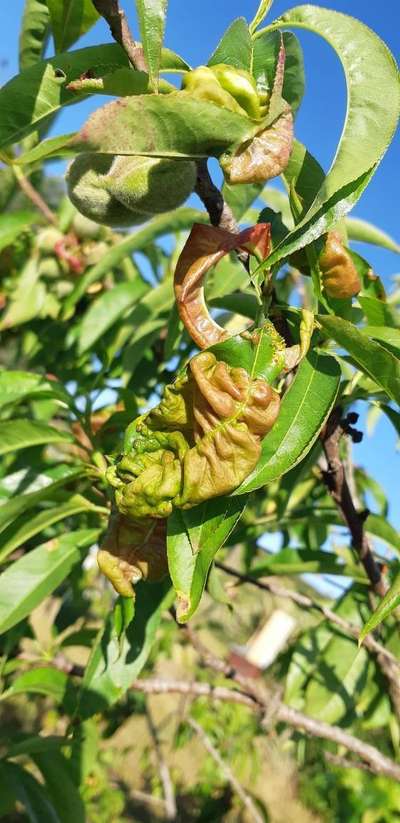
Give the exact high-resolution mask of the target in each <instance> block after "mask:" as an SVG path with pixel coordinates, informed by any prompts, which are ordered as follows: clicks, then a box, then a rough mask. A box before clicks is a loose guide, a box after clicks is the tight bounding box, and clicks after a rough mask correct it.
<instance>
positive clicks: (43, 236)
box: [36, 226, 64, 254]
mask: <svg viewBox="0 0 400 823" xmlns="http://www.w3.org/2000/svg"><path fill="white" fill-rule="evenodd" d="M63 237H64V235H63V233H62V232H61V231H59V229H56V228H54V227H53V226H49V227H48V228H46V229H41V230H40V231H39V232H38V234H37V239H36V248H37V249H38V250H39V251H40V252H41V253H42V254H52V252H54V247H55V245H56V243H58V242H59V241H60V240H62V239H63Z"/></svg>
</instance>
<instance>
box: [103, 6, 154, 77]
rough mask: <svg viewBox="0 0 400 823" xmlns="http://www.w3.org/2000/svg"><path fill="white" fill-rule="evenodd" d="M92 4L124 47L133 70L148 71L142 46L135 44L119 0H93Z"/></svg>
mask: <svg viewBox="0 0 400 823" xmlns="http://www.w3.org/2000/svg"><path fill="white" fill-rule="evenodd" d="M92 3H93V5H94V7H95V9H96V11H98V12H99V14H101V16H102V17H104V20H105V21H106V23H108V25H109V27H110V31H111V34H112V36H113V38H114V40H115V41H116V42H117V43H119V45H120V46H122V48H123V50H124V52H125V53H126V54H127V56H128V58H129V61H130V63H131V64H132V66H133V68H134V69H137V71H147V66H146V61H145V59H144V54H143V49H142V46H138V44H137V43H135V40H134V39H133V37H132V34H131V30H130V28H129V25H128V21H127V19H126V16H125V12H124V11H123V10H122V9H120V7H119V2H118V0H92Z"/></svg>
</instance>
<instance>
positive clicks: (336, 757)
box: [324, 752, 371, 772]
mask: <svg viewBox="0 0 400 823" xmlns="http://www.w3.org/2000/svg"><path fill="white" fill-rule="evenodd" d="M324 759H325V760H326V761H327V763H331V764H332V766H339V768H340V769H361V771H363V772H371V769H370V767H369V766H368V764H367V763H363V762H362V760H357V761H355V760H350V759H349V758H348V757H341V756H340V754H333V752H324Z"/></svg>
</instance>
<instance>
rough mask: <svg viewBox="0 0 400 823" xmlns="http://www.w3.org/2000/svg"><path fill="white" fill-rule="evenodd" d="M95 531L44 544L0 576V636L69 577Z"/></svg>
mask: <svg viewBox="0 0 400 823" xmlns="http://www.w3.org/2000/svg"><path fill="white" fill-rule="evenodd" d="M97 535H98V531H97V530H96V529H82V530H81V531H77V532H72V534H66V535H63V536H62V537H56V538H54V539H53V540H49V541H48V542H47V543H43V545H42V546H38V548H36V549H33V550H32V551H31V552H29V553H28V554H26V555H24V557H21V558H20V559H19V560H17V561H16V562H15V563H13V564H12V565H11V566H9V567H8V569H6V571H5V572H3V574H2V575H1V576H0V633H3V632H5V631H7V630H8V629H10V628H11V627H12V626H15V625H16V623H19V622H20V620H23V619H24V617H26V616H27V615H28V614H30V612H31V611H32V610H33V609H34V608H35V607H36V606H38V605H39V603H41V601H42V600H44V598H45V597H47V596H48V595H49V594H51V592H52V591H54V589H55V588H57V586H58V585H59V584H60V583H61V581H62V580H64V578H65V577H67V575H68V574H69V573H70V571H71V569H72V567H73V566H74V565H75V563H78V561H79V560H80V559H81V549H82V548H83V547H85V546H88V545H90V544H91V543H93V542H94V540H95V539H96V537H97Z"/></svg>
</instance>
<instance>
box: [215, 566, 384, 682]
mask: <svg viewBox="0 0 400 823" xmlns="http://www.w3.org/2000/svg"><path fill="white" fill-rule="evenodd" d="M215 565H216V566H217V567H218V568H219V569H221V570H222V571H224V572H226V574H229V575H231V577H236V579H237V580H240V581H241V582H242V583H250V585H252V586H255V587H256V588H258V589H261V590H262V591H266V592H269V593H270V594H274V595H276V596H277V597H285V598H287V599H289V600H292V601H293V603H296V604H297V605H298V606H301V607H302V608H306V609H313V610H314V611H317V612H319V613H320V614H322V615H323V616H324V617H326V619H327V620H329V621H330V622H331V623H334V624H335V625H336V626H339V628H340V629H342V631H344V632H345V633H346V634H349V635H351V637H354V638H355V639H356V640H358V637H359V635H360V629H359V628H358V626H356V625H355V624H354V623H350V622H349V621H348V620H344V619H343V617H340V615H339V614H336V612H334V611H332V609H330V608H329V607H328V606H324V605H322V604H321V603H316V602H315V600H312V599H311V597H308V596H307V595H305V594H300V592H296V591H293V590H292V589H286V588H284V587H283V586H280V585H279V584H277V583H275V582H274V581H272V580H271V581H270V580H265V581H263V582H261V580H257V579H256V578H254V577H251V576H250V575H248V574H242V572H238V571H236V569H232V568H231V567H230V566H226V565H225V563H220V562H218V561H217V562H216V563H215ZM363 646H365V647H366V648H367V649H368V650H369V651H370V652H372V653H373V654H377V655H383V656H384V657H386V658H387V659H388V660H389V661H390V662H391V663H392V665H393V666H397V668H398V669H400V660H397V658H396V657H395V656H394V655H393V654H392V652H390V651H388V649H385V647H384V646H382V644H381V643H378V641H377V640H375V638H374V637H373V636H372V635H367V637H366V638H365V639H364V640H363Z"/></svg>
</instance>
